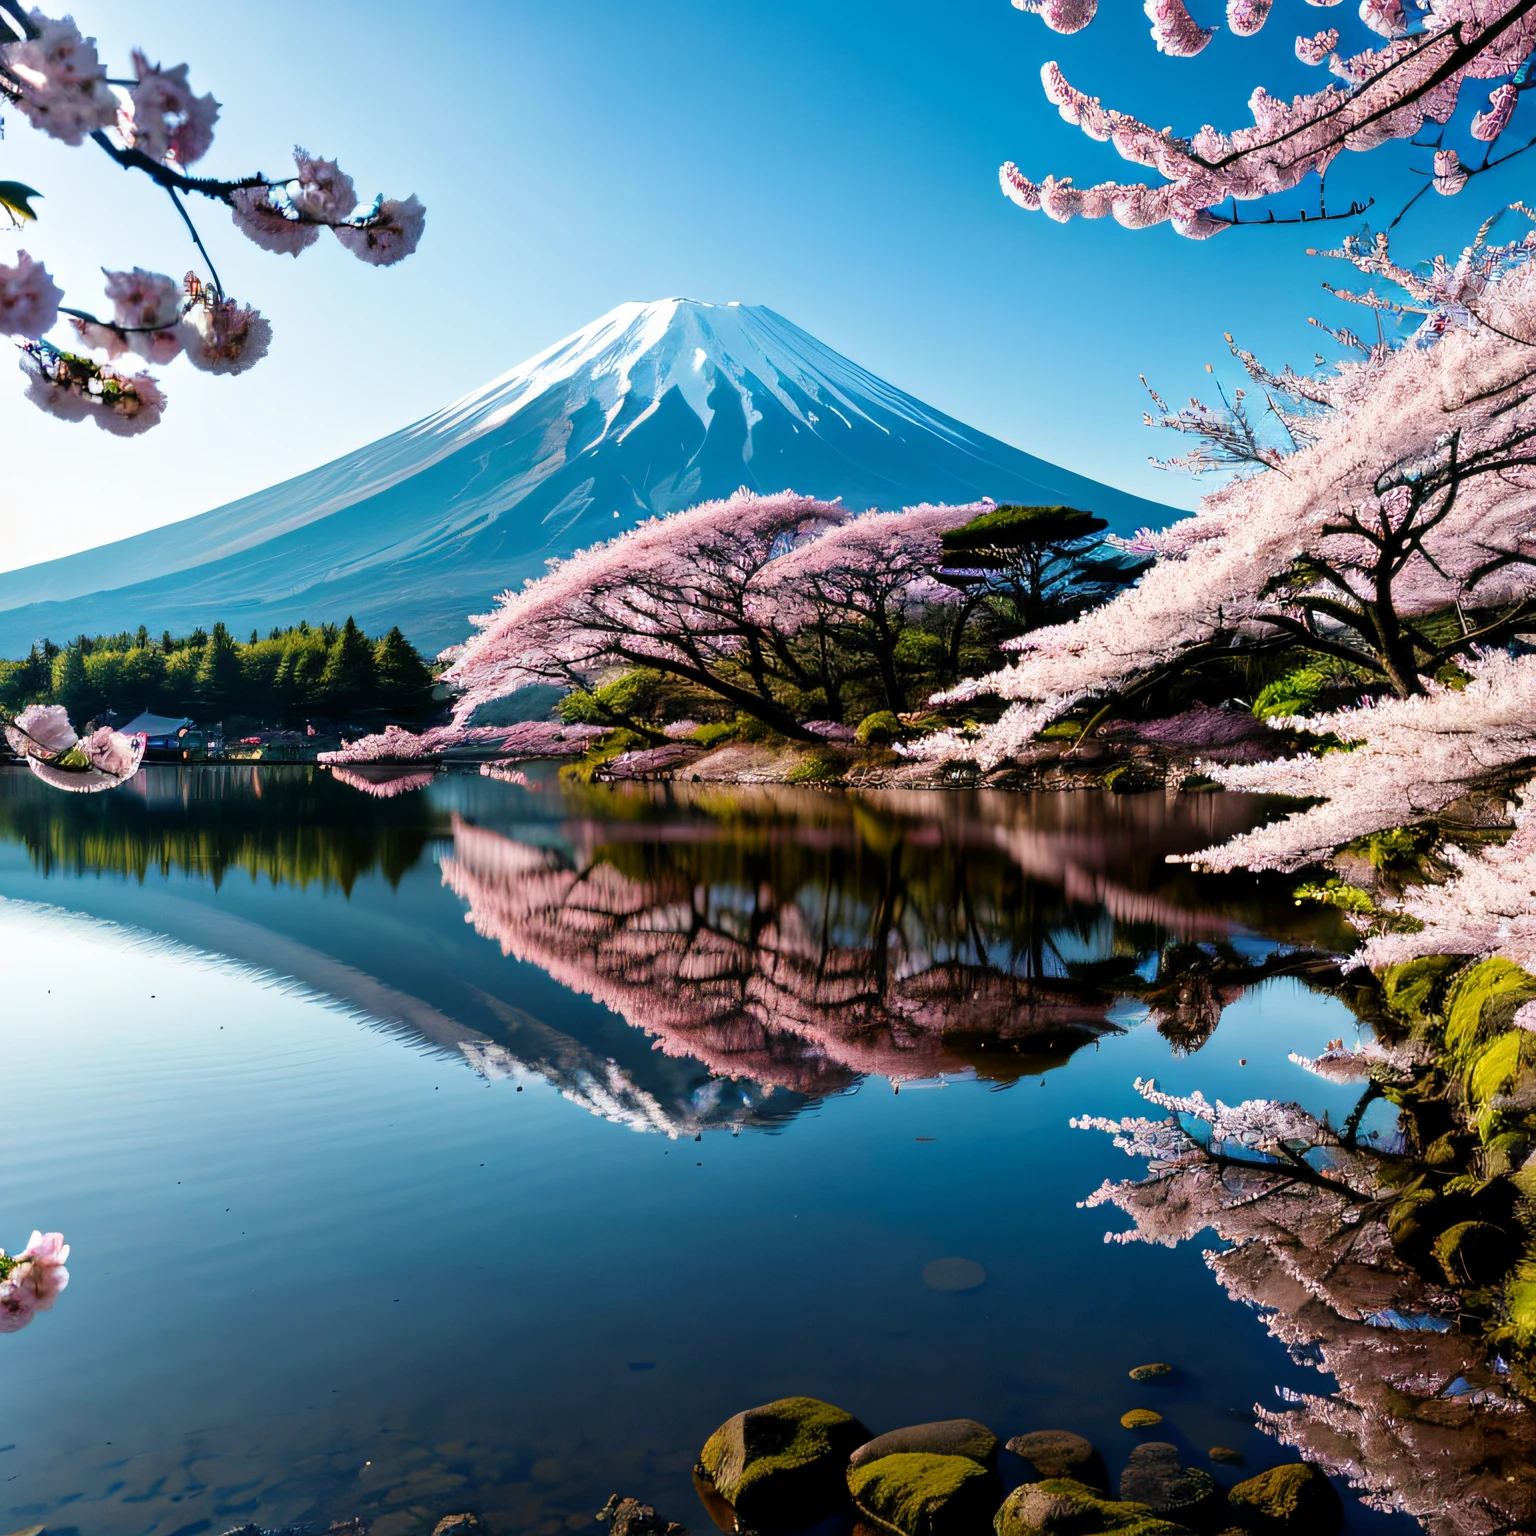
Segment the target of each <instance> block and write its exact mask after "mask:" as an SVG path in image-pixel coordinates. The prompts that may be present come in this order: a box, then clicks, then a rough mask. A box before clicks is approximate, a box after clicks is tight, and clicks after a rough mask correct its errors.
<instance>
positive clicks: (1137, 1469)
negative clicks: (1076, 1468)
mask: <svg viewBox="0 0 1536 1536" xmlns="http://www.w3.org/2000/svg"><path fill="white" fill-rule="evenodd" d="M1120 1497H1121V1499H1123V1500H1125V1501H1127V1502H1130V1503H1134V1504H1145V1505H1146V1506H1147V1507H1148V1508H1149V1509H1151V1510H1152V1511H1154V1512H1155V1513H1156V1514H1159V1515H1162V1516H1164V1517H1165V1518H1167V1519H1169V1520H1182V1521H1184V1522H1185V1523H1189V1521H1190V1520H1191V1519H1194V1518H1197V1512H1200V1513H1205V1512H1207V1511H1208V1509H1209V1508H1211V1507H1214V1505H1215V1503H1216V1479H1215V1478H1213V1477H1212V1476H1211V1474H1210V1473H1209V1472H1201V1471H1198V1470H1196V1469H1195V1468H1193V1467H1186V1466H1183V1465H1181V1463H1180V1461H1179V1448H1178V1446H1176V1445H1169V1444H1168V1443H1167V1441H1164V1440H1149V1441H1147V1443H1146V1444H1145V1445H1138V1446H1137V1447H1136V1449H1135V1450H1134V1451H1132V1452H1131V1459H1130V1460H1129V1461H1128V1462H1127V1463H1126V1467H1125V1471H1124V1472H1122V1473H1121V1474H1120Z"/></svg>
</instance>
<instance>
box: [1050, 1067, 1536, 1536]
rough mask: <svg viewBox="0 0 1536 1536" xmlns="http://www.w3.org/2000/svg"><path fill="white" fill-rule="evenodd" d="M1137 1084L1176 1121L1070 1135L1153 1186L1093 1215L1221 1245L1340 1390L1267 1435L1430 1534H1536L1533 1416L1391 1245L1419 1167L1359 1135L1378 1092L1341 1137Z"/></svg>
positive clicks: (1284, 1108)
mask: <svg viewBox="0 0 1536 1536" xmlns="http://www.w3.org/2000/svg"><path fill="white" fill-rule="evenodd" d="M1336 1060H1337V1058H1336ZM1362 1065H1364V1064H1362ZM1422 1065H1423V1063H1422V1062H1414V1061H1412V1060H1408V1059H1403V1058H1402V1057H1401V1056H1399V1057H1398V1059H1394V1056H1393V1053H1380V1054H1378V1055H1377V1056H1376V1057H1375V1059H1373V1060H1372V1061H1371V1062H1370V1063H1369V1071H1370V1072H1371V1073H1372V1074H1373V1075H1375V1076H1376V1077H1377V1079H1378V1082H1380V1081H1382V1080H1386V1081H1393V1080H1396V1081H1401V1082H1406V1081H1407V1080H1408V1078H1409V1077H1410V1076H1411V1075H1412V1074H1413V1073H1414V1072H1415V1071H1416V1070H1417V1069H1419V1068H1421V1067H1422ZM1137 1086H1138V1088H1140V1089H1141V1090H1142V1092H1143V1094H1144V1095H1145V1096H1146V1097H1147V1098H1148V1099H1149V1100H1151V1101H1152V1102H1153V1103H1154V1104H1158V1105H1160V1106H1162V1107H1163V1108H1165V1109H1168V1110H1171V1111H1172V1112H1173V1113H1172V1114H1171V1115H1170V1116H1169V1117H1168V1118H1167V1119H1164V1120H1157V1121H1154V1120H1145V1119H1126V1120H1121V1121H1108V1120H1101V1119H1097V1118H1094V1117H1087V1118H1085V1119H1082V1120H1078V1121H1075V1122H1074V1124H1076V1125H1079V1126H1081V1127H1083V1128H1084V1129H1097V1130H1106V1131H1110V1132H1111V1133H1113V1135H1114V1136H1115V1143H1116V1145H1117V1146H1119V1147H1121V1148H1122V1149H1123V1150H1124V1151H1126V1152H1128V1153H1129V1154H1130V1155H1132V1156H1135V1157H1145V1158H1147V1159H1148V1171H1147V1176H1146V1177H1145V1178H1143V1179H1139V1180H1127V1181H1124V1182H1120V1183H1115V1182H1107V1183H1105V1184H1104V1185H1102V1186H1101V1187H1100V1188H1099V1189H1098V1190H1097V1191H1096V1192H1095V1193H1094V1194H1093V1195H1091V1196H1090V1197H1089V1199H1088V1200H1087V1201H1086V1202H1085V1203H1086V1204H1088V1205H1090V1206H1096V1205H1114V1206H1116V1207H1118V1208H1119V1209H1120V1210H1121V1211H1123V1212H1124V1213H1125V1214H1126V1215H1128V1216H1129V1217H1130V1218H1131V1220H1132V1222H1133V1223H1134V1225H1133V1226H1132V1227H1131V1228H1130V1229H1129V1230H1128V1231H1124V1232H1117V1233H1113V1234H1111V1237H1112V1239H1113V1240H1114V1241H1117V1242H1136V1241H1139V1242H1149V1243H1158V1244H1162V1245H1165V1246H1168V1247H1172V1246H1174V1245H1176V1244H1178V1243H1181V1242H1185V1241H1188V1240H1189V1239H1191V1238H1194V1237H1196V1236H1198V1235H1199V1234H1200V1233H1201V1232H1203V1231H1205V1230H1207V1229H1209V1230H1211V1231H1213V1232H1215V1233H1216V1235H1217V1236H1218V1237H1219V1238H1221V1239H1222V1240H1223V1242H1225V1243H1226V1244H1227V1245H1228V1246H1227V1247H1226V1248H1225V1249H1223V1250H1220V1251H1213V1252H1207V1254H1206V1262H1207V1264H1208V1265H1209V1266H1210V1268H1211V1270H1212V1272H1213V1273H1214V1274H1215V1276H1216V1278H1217V1279H1218V1280H1219V1281H1220V1282H1221V1284H1222V1286H1223V1287H1224V1288H1225V1289H1226V1291H1227V1293H1228V1295H1230V1296H1231V1297H1232V1298H1233V1299H1234V1300H1237V1301H1242V1302H1246V1303H1247V1304H1248V1305H1250V1306H1252V1307H1254V1308H1255V1309H1256V1310H1257V1311H1258V1312H1259V1313H1260V1315H1261V1316H1262V1317H1263V1319H1264V1321H1265V1324H1266V1326H1267V1327H1268V1329H1269V1331H1270V1332H1271V1333H1272V1334H1273V1335H1274V1336H1275V1337H1276V1338H1278V1339H1280V1340H1281V1341H1282V1342H1283V1343H1284V1344H1285V1345H1286V1346H1287V1348H1288V1349H1289V1351H1290V1353H1291V1355H1292V1357H1293V1358H1295V1359H1296V1360H1297V1361H1298V1362H1300V1363H1302V1364H1306V1365H1311V1366H1315V1367H1317V1368H1318V1369H1319V1370H1321V1371H1325V1372H1327V1373H1328V1374H1330V1375H1332V1376H1333V1377H1334V1379H1335V1381H1336V1383H1337V1386H1336V1388H1335V1389H1334V1390H1333V1391H1332V1392H1319V1393H1317V1394H1315V1395H1305V1394H1296V1393H1292V1394H1287V1395H1288V1396H1289V1398H1290V1402H1291V1406H1290V1407H1289V1408H1288V1409H1286V1410H1284V1411H1282V1412H1272V1411H1269V1410H1266V1409H1262V1408H1261V1409H1260V1410H1259V1419H1260V1423H1261V1424H1262V1425H1263V1426H1264V1427H1265V1428H1266V1429H1268V1430H1269V1431H1270V1432H1271V1433H1272V1434H1274V1435H1276V1436H1277V1437H1278V1438H1279V1439H1280V1440H1282V1441H1284V1442H1285V1443H1286V1444H1288V1445H1292V1446H1295V1447H1297V1448H1298V1449H1300V1450H1301V1452H1302V1453H1303V1455H1304V1456H1305V1457H1306V1458H1307V1459H1308V1460H1309V1461H1314V1462H1317V1463H1318V1464H1319V1465H1321V1466H1322V1467H1324V1468H1325V1469H1327V1470H1328V1471H1329V1472H1332V1473H1335V1474H1340V1475H1343V1476H1346V1477H1347V1478H1348V1479H1349V1480H1350V1482H1351V1483H1352V1484H1353V1485H1354V1486H1356V1487H1357V1488H1360V1489H1361V1490H1363V1492H1364V1494H1365V1502H1366V1503H1367V1504H1370V1505H1371V1506H1373V1507H1374V1508H1377V1509H1382V1510H1402V1511H1404V1512H1406V1513H1408V1514H1411V1515H1413V1516H1415V1517H1417V1518H1418V1519H1419V1520H1420V1521H1421V1522H1422V1523H1423V1525H1424V1527H1425V1529H1426V1530H1427V1531H1429V1532H1430V1533H1431V1536H1496V1533H1505V1532H1515V1531H1517V1530H1519V1529H1520V1528H1521V1527H1522V1526H1528V1524H1529V1523H1530V1522H1531V1521H1532V1520H1533V1519H1536V1475H1533V1468H1536V1424H1533V1415H1532V1412H1531V1410H1530V1406H1529V1404H1528V1403H1526V1402H1525V1401H1524V1400H1523V1399H1522V1398H1521V1397H1520V1395H1519V1394H1518V1393H1517V1392H1516V1391H1515V1390H1514V1387H1513V1386H1512V1384H1511V1382H1510V1379H1509V1377H1510V1373H1509V1368H1508V1366H1507V1364H1506V1363H1505V1362H1504V1361H1502V1360H1500V1359H1499V1358H1498V1357H1497V1356H1496V1355H1493V1356H1491V1355H1490V1352H1489V1351H1488V1350H1487V1348H1486V1347H1485V1345H1484V1344H1483V1342H1482V1340H1480V1339H1479V1338H1478V1337H1477V1331H1476V1329H1475V1328H1474V1329H1471V1330H1466V1331H1464V1330H1465V1325H1466V1323H1467V1322H1468V1319H1467V1318H1466V1317H1465V1316H1464V1315H1463V1311H1462V1309H1463V1301H1464V1298H1463V1297H1462V1296H1461V1295H1459V1294H1458V1293H1457V1292H1456V1291H1455V1290H1452V1289H1450V1288H1449V1287H1448V1286H1447V1285H1446V1283H1445V1281H1444V1280H1443V1279H1440V1280H1439V1281H1438V1282H1437V1281H1436V1280H1435V1279H1432V1278H1426V1274H1425V1272H1424V1270H1423V1269H1422V1268H1415V1267H1413V1266H1411V1265H1410V1264H1408V1263H1407V1262H1405V1261H1404V1260H1403V1259H1402V1258H1401V1257H1400V1256H1399V1254H1398V1252H1397V1251H1396V1248H1395V1247H1394V1243H1393V1232H1392V1231H1391V1230H1390V1229H1389V1220H1390V1218H1391V1214H1392V1212H1393V1210H1394V1208H1395V1206H1396V1205H1397V1202H1398V1201H1399V1197H1400V1195H1401V1193H1402V1190H1403V1188H1404V1186H1405V1185H1408V1184H1410V1183H1411V1181H1412V1179H1413V1178H1414V1176H1415V1174H1417V1173H1419V1172H1421V1171H1422V1169H1423V1167H1424V1165H1423V1164H1422V1163H1421V1162H1419V1161H1418V1160H1417V1159H1416V1158H1414V1157H1413V1156H1411V1155H1409V1153H1408V1152H1407V1151H1405V1150H1404V1146H1403V1138H1402V1137H1401V1136H1398V1135H1395V1134H1393V1135H1389V1136H1387V1137H1386V1138H1378V1141H1379V1142H1380V1144H1374V1143H1373V1141H1372V1139H1370V1138H1368V1137H1362V1136H1360V1134H1359V1132H1358V1126H1359V1124H1360V1122H1361V1119H1362V1116H1363V1113H1364V1110H1365V1108H1366V1107H1367V1105H1368V1102H1369V1100H1371V1099H1373V1098H1375V1097H1376V1095H1377V1093H1378V1091H1379V1090H1378V1089H1377V1088H1371V1089H1368V1090H1367V1093H1366V1099H1365V1101H1363V1102H1362V1106H1361V1111H1360V1112H1359V1113H1357V1114H1356V1115H1354V1116H1352V1117H1351V1119H1350V1121H1349V1122H1348V1124H1347V1125H1346V1127H1345V1128H1343V1129H1342V1130H1335V1129H1334V1128H1333V1127H1331V1126H1329V1125H1328V1124H1327V1122H1326V1121H1319V1120H1316V1119H1314V1118H1313V1117H1312V1116H1310V1115H1308V1114H1306V1113H1304V1112H1303V1111H1302V1110H1300V1109H1298V1108H1297V1106H1295V1105H1293V1104H1273V1103H1270V1102H1268V1101H1258V1100H1256V1101H1250V1102H1249V1103H1247V1104H1244V1105H1240V1106H1237V1107H1236V1108H1229V1107H1228V1106H1225V1105H1222V1104H1221V1103H1220V1102H1219V1101H1218V1103H1217V1104H1216V1105H1214V1106H1212V1105H1210V1104H1209V1103H1207V1102H1206V1101H1205V1100H1204V1099H1203V1098H1201V1097H1200V1096H1199V1095H1198V1094H1196V1095H1194V1096H1192V1097H1189V1098H1174V1097H1172V1096H1170V1095H1166V1094H1161V1093H1159V1092H1158V1091H1157V1090H1156V1089H1155V1088H1154V1087H1153V1086H1152V1085H1151V1084H1148V1083H1138V1084H1137ZM1411 1140H1412V1137H1411V1134H1410V1141H1411Z"/></svg>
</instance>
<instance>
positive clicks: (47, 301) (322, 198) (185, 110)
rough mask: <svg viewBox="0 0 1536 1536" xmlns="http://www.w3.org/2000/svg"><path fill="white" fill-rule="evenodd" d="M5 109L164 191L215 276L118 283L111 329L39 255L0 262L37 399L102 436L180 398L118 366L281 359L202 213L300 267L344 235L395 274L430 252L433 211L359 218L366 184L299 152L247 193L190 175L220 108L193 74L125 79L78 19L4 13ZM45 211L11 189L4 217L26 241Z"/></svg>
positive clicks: (138, 426) (401, 207)
mask: <svg viewBox="0 0 1536 1536" xmlns="http://www.w3.org/2000/svg"><path fill="white" fill-rule="evenodd" d="M0 98H3V99H4V101H5V102H8V103H9V104H10V105H12V106H14V108H15V109H16V111H17V112H18V113H19V114H20V115H21V116H22V117H24V118H25V119H26V120H27V122H28V123H29V124H30V125H31V126H32V127H33V128H34V129H35V130H36V131H38V132H40V133H45V134H47V135H48V136H49V137H51V138H54V139H57V140H59V141H60V142H62V143H65V144H69V145H71V146H75V147H80V146H82V145H84V144H86V143H87V142H89V143H91V144H93V145H95V146H96V148H98V149H100V150H101V151H102V152H104V153H105V154H106V155H107V156H108V157H109V158H110V159H111V160H112V161H113V162H114V163H115V164H116V165H118V166H121V167H122V168H123V169H125V170H128V171H132V172H135V173H137V174H141V175H143V176H144V177H146V178H147V180H148V181H149V182H151V183H152V184H153V185H154V186H156V187H157V188H159V189H160V190H161V191H163V192H164V193H165V194H166V196H167V197H168V198H169V199H170V201H171V203H172V205H173V206H174V208H175V209H176V212H177V214H178V215H179V216H180V218H181V220H182V222H183V223H184V224H185V226H186V228H187V232H188V234H189V235H190V237H191V239H192V242H193V244H194V246H195V247H196V249H197V253H198V256H199V257H200V258H201V260H202V264H203V268H204V271H203V272H202V273H197V272H189V273H188V274H187V276H186V278H185V279H184V280H183V281H181V282H178V281H176V280H175V279H173V278H171V277H168V276H165V275H163V274H161V273H157V272H147V271H144V270H143V269H142V268H138V267H135V268H133V269H132V270H129V271H120V270H114V269H109V268H104V269H103V270H104V274H105V277H106V287H105V296H106V298H107V300H108V302H109V304H110V306H111V307H110V310H109V312H108V313H107V314H105V315H102V316H99V315H97V314H96V313H94V312H92V311H91V310H87V309H79V308H74V307H71V306H68V305H66V304H65V303H64V302H63V301H64V298H65V295H64V293H63V291H62V290H61V289H60V288H59V287H58V285H57V284H56V283H55V282H54V281H53V279H52V278H51V277H50V275H49V273H48V271H47V269H46V268H45V267H44V266H43V264H42V263H41V262H39V261H37V260H35V259H34V258H33V257H32V256H30V255H29V254H28V253H27V252H25V251H20V252H18V253H17V258H16V261H15V262H14V263H13V264H11V265H6V264H4V263H0V332H4V333H6V334H8V335H10V336H11V337H12V338H13V339H14V340H15V341H16V342H17V345H18V346H19V347H20V349H21V366H22V370H23V372H25V374H26V375H27V398H28V399H30V400H31V401H32V402H33V403H34V404H35V405H37V406H38V407H39V408H40V409H42V410H44V411H47V412H48V413H49V414H51V415H53V416H57V417H59V418H61V419H63V420H65V421H86V420H89V421H93V422H95V424H96V425H97V426H98V427H100V428H101V429H102V430H103V431H106V432H110V433H113V434H115V435H117V436H124V437H126V436H133V435H135V434H137V433H140V432H144V431H147V430H148V429H149V428H150V427H153V426H154V425H156V423H158V422H159V420H160V419H161V416H162V414H163V412H164V410H165V400H166V397H165V394H164V392H163V391H162V389H161V388H160V384H159V382H158V380H157V379H156V378H155V377H154V375H152V374H150V373H148V372H145V371H143V370H142V369H140V370H138V371H129V369H128V368H127V367H125V366H114V365H117V364H119V363H120V360H121V359H123V358H125V357H130V356H131V357H134V358H136V359H138V360H139V361H141V362H143V363H147V364H151V365H163V364H166V363H169V362H170V361H171V360H172V359H173V358H175V357H177V356H179V355H184V356H185V357H186V359H187V361H188V362H189V363H190V364H191V365H192V366H193V367H194V368H196V369H199V370H201V371H203V372H206V373H213V374H238V373H243V372H245V371H246V369H248V368H250V367H252V366H254V365H255V364H256V363H257V362H259V361H260V360H261V358H263V357H264V356H265V355H266V352H267V349H268V347H269V345H270V343H271V337H272V327H271V325H270V323H269V322H268V321H267V320H266V318H265V317H264V316H263V315H262V314H261V313H260V311H259V310H257V309H255V308H253V307H252V306H250V305H248V304H245V303H242V302H240V301H238V300H237V299H235V298H233V297H232V296H231V295H230V294H228V293H227V292H226V291H225V289H224V285H223V283H222V282H221V281H220V279H219V274H218V269H217V268H216V267H215V266H214V263H213V259H212V257H211V255H210V254H209V251H208V248H207V246H206V245H205V243H204V241H203V237H202V235H201V234H200V233H199V231H198V228H197V225H196V224H195V223H194V221H193V218H192V214H191V211H190V210H189V208H188V200H189V199H196V200H201V201H207V202H212V203H215V204H218V205H220V206H222V207H223V208H225V209H227V210H228V211H229V215H230V217H231V219H232V221H233V223H234V225H235V227H236V228H237V229H239V230H240V232H241V233H242V234H243V235H245V236H246V237H247V238H248V239H250V240H252V241H254V242H255V243H256V244H257V245H259V246H260V247H261V248H262V249H263V250H267V251H272V252H276V253H278V254H283V255H289V256H297V255H299V253H300V252H301V251H303V250H305V249H306V248H307V247H309V246H311V245H313V244H314V242H315V241H316V240H318V239H319V238H320V232H321V230H323V229H329V230H330V231H331V232H332V233H333V234H334V235H335V236H336V238H337V240H339V241H340V242H341V244H342V245H343V246H345V247H346V249H347V250H349V251H351V252H352V253H353V255H355V256H357V257H358V258H359V259H360V260H361V261H364V262H366V263H368V264H369V265H370V266H390V265H392V264H393V263H395V262H397V261H400V260H402V259H403V258H405V257H406V256H408V255H410V254H411V252H412V251H414V250H415V249H416V246H417V244H418V243H419V242H420V240H421V234H422V228H423V224H424V221H425V211H424V209H423V208H422V206H421V204H420V202H419V201H418V200H417V199H416V198H415V197H414V196H412V197H408V198H406V199H404V200H396V199H388V198H383V197H380V198H376V199H374V201H373V202H372V203H371V204H368V205H366V206H361V207H360V206H359V201H358V197H357V191H356V188H355V186H354V184H353V181H352V178H351V177H350V176H348V175H346V174H345V173H344V172H343V171H342V170H341V169H340V168H339V167H338V166H337V164H336V163H335V161H332V160H326V159H322V158H320V157H318V156H314V155H311V154H309V152H308V151H306V150H303V149H298V150H295V151H294V169H293V171H292V172H291V173H286V174H279V175H276V176H269V175H265V174H261V173H257V174H253V175H249V176H243V177H239V178H237V179H235V180H232V181H226V180H220V179H218V178H215V177H204V176H197V175H192V174H190V171H189V167H191V166H193V165H194V164H196V162H198V161H200V160H201V159H202V158H203V157H204V156H205V155H206V154H207V153H208V150H209V148H210V147H211V145H212V143H213V129H214V124H215V122H216V121H217V120H218V116H219V103H218V102H217V101H215V100H214V98H213V97H212V96H211V95H198V94H196V92H195V91H194V90H193V87H192V85H191V83H190V81H189V77H188V66H187V65H185V64H177V65H175V66H174V67H171V68H166V67H164V66H162V65H160V64H155V63H151V62H150V60H149V58H148V56H147V55H146V54H145V53H143V52H142V51H140V50H137V49H136V50H134V53H133V57H132V73H131V74H129V75H126V76H123V77H121V78H118V77H113V76H110V75H109V74H108V72H107V69H106V66H105V65H104V64H103V63H102V62H101V59H100V57H99V55H98V53H97V48H96V40H95V39H94V38H91V37H86V36H84V35H82V33H81V32H80V29H79V28H78V27H77V26H76V25H75V22H74V20H73V19H72V18H71V17H68V16H65V17H61V18H55V17H50V16H46V15H44V14H43V13H42V12H41V11H38V10H30V11H29V10H27V9H25V8H24V7H23V5H22V4H21V3H20V0H0ZM36 196H38V193H37V192H36V191H35V189H33V188H31V187H27V186H23V185H21V184H20V183H17V182H0V213H4V214H7V215H8V216H9V217H10V220H11V223H12V225H13V226H14V227H17V228H20V227H21V226H22V224H24V223H26V222H30V221H33V220H35V218H36V213H35V211H34V209H33V208H32V205H31V199H32V198H34V197H36ZM61 316H62V317H64V318H67V319H68V320H69V322H70V324H71V326H72V328H73V330H74V332H75V337H74V340H73V342H72V344H71V345H70V346H68V347H66V346H62V345H60V344H58V343H56V342H54V341H50V340H49V339H48V336H49V333H50V332H51V331H53V330H54V328H55V326H56V325H57V324H58V322H59V319H60V317H61ZM93 354H95V355H93ZM103 355H104V359H105V360H103Z"/></svg>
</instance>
